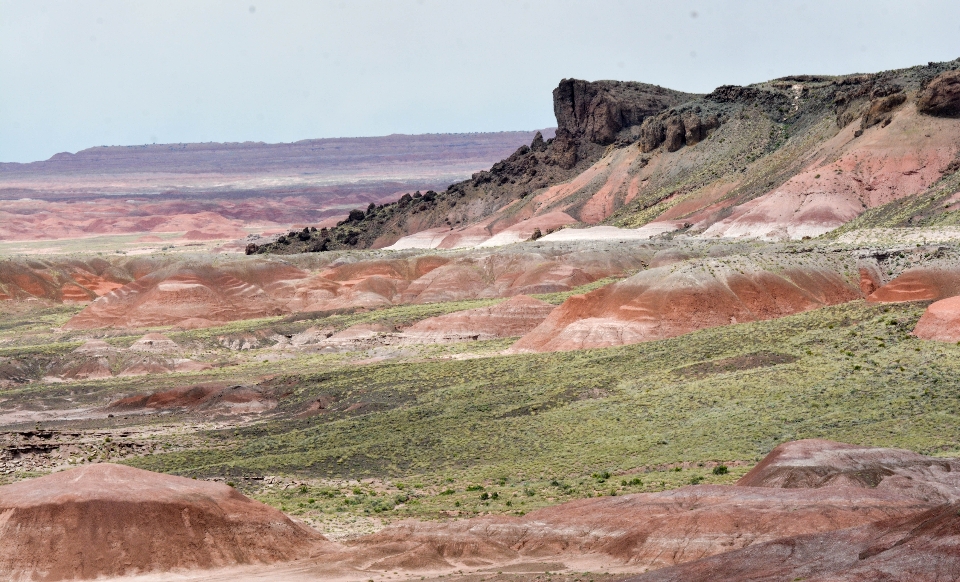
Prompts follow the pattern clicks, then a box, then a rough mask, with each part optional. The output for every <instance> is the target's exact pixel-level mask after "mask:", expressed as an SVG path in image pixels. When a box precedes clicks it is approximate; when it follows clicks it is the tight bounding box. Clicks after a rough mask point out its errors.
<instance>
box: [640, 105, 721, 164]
mask: <svg viewBox="0 0 960 582" xmlns="http://www.w3.org/2000/svg"><path fill="white" fill-rule="evenodd" d="M718 127H720V118H719V117H718V116H717V115H716V114H715V113H706V114H705V113H703V111H702V110H701V109H700V108H699V107H696V108H694V109H688V110H685V111H682V112H678V111H674V110H671V111H669V112H666V113H662V114H660V115H658V116H656V117H649V118H647V119H646V120H645V121H644V123H643V125H642V126H641V128H640V140H639V146H640V150H641V151H643V152H644V153H646V152H651V151H653V150H655V149H657V148H658V147H660V145H661V144H662V145H663V146H664V148H665V149H666V150H667V151H668V152H675V151H677V150H679V149H680V148H682V147H683V146H684V145H694V144H696V143H699V142H701V141H703V140H704V139H706V137H707V136H708V135H709V133H710V132H711V131H712V130H714V129H716V128H718Z"/></svg>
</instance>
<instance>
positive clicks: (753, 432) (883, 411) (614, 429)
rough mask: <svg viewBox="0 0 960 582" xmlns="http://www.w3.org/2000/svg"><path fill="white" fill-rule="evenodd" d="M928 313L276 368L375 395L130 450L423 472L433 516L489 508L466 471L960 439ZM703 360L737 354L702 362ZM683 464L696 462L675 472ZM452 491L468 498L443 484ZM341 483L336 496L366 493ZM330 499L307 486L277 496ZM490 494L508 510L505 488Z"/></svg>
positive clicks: (267, 468)
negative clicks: (444, 357) (795, 445)
mask: <svg viewBox="0 0 960 582" xmlns="http://www.w3.org/2000/svg"><path fill="white" fill-rule="evenodd" d="M922 310H923V306H922V305H919V304H903V305H894V306H872V305H866V304H863V303H861V302H855V303H851V304H847V305H842V306H836V307H830V308H825V309H821V310H817V311H813V312H809V313H805V314H800V315H796V316H792V317H787V318H784V319H780V320H775V321H767V322H758V323H750V324H742V325H735V326H729V327H723V328H716V329H709V330H704V331H700V332H697V333H693V334H689V335H686V336H682V337H678V338H673V339H669V340H665V341H659V342H651V343H646V344H640V345H634V346H626V347H621V348H610V349H601V350H590V351H583V352H569V353H558V354H535V355H518V356H498V357H491V358H482V359H471V360H462V361H456V360H455V361H425V362H420V363H405V364H384V365H372V366H364V367H359V368H358V367H341V368H332V369H327V370H324V371H323V372H322V373H316V374H310V373H303V372H300V373H294V374H291V375H289V376H287V377H285V378H279V379H277V382H283V383H285V384H286V385H288V386H291V387H293V389H294V391H295V396H293V397H291V399H289V400H287V401H285V402H284V403H282V404H281V407H282V408H284V409H286V410H288V411H289V412H291V413H293V412H295V411H297V410H301V409H302V406H303V403H305V402H307V401H309V400H312V399H315V398H317V397H319V396H321V395H326V396H330V397H332V398H333V399H334V400H335V401H336V402H338V403H340V404H342V406H340V405H339V404H338V407H337V408H339V409H341V410H342V409H344V408H346V406H345V405H347V404H351V403H366V404H365V406H364V408H361V409H360V410H358V411H353V412H330V413H328V414H325V415H320V416H313V417H309V418H286V419H283V420H272V421H268V422H265V423H262V424H259V425H254V426H249V427H246V428H240V429H238V430H236V431H230V432H228V433H227V432H223V433H211V434H209V435H208V440H206V442H207V443H208V446H207V447H205V448H202V449H197V450H188V451H180V452H176V453H170V454H161V455H154V456H150V457H143V458H139V459H135V460H133V461H132V462H134V463H135V464H136V465H138V466H142V467H145V468H148V469H153V470H159V471H167V472H177V473H183V474H194V475H224V474H226V475H235V476H236V478H239V477H242V476H243V475H257V474H277V473H279V474H287V475H300V476H302V477H303V478H314V479H320V480H321V481H322V480H323V479H327V480H330V482H331V483H332V482H334V481H336V480H338V479H350V478H361V477H376V478H380V479H384V480H386V481H388V482H390V483H394V484H395V483H397V482H407V483H417V484H418V485H419V489H418V490H417V492H416V495H417V496H419V497H418V499H417V503H416V504H414V505H411V504H409V503H408V504H404V505H403V506H401V510H393V511H407V512H411V511H412V512H414V514H417V512H418V511H421V510H424V509H426V508H429V509H430V511H433V510H434V509H437V508H447V509H453V508H454V507H458V506H456V505H455V503H457V502H460V503H461V505H460V506H459V507H467V506H468V504H467V502H468V501H469V502H470V503H473V504H479V503H483V502H482V501H480V500H479V498H478V497H477V495H478V494H477V492H476V490H474V491H467V486H468V484H483V485H484V486H485V487H487V489H488V490H494V489H496V488H498V487H499V488H500V489H502V490H503V498H505V499H508V500H509V499H517V503H518V504H519V503H520V502H521V501H526V500H527V492H528V490H529V491H532V492H533V495H530V496H529V498H530V500H531V501H530V503H533V502H534V501H535V500H541V502H543V503H546V500H545V499H546V496H548V495H550V496H552V497H551V498H552V499H562V498H563V496H564V495H566V496H572V497H576V496H585V495H595V494H599V493H601V492H607V486H608V483H607V482H606V481H604V482H602V483H601V481H600V480H599V479H597V478H591V475H594V474H602V473H603V472H605V471H608V472H610V473H612V474H613V477H612V478H611V482H612V483H614V484H616V486H615V487H614V490H615V491H618V490H620V491H630V490H650V489H651V488H653V489H658V488H662V487H668V486H671V485H674V486H675V485H679V484H682V483H684V482H687V481H688V480H689V479H691V478H706V479H707V481H708V482H709V481H711V480H715V481H716V480H721V481H722V480H723V479H729V478H731V476H729V475H728V476H722V477H715V476H713V475H712V473H711V472H710V471H709V470H708V468H709V467H710V466H711V462H716V461H719V462H724V463H727V464H728V465H729V464H731V462H732V461H746V462H747V463H745V464H749V462H753V461H756V460H757V459H759V458H760V457H761V456H762V455H763V454H765V453H766V452H768V451H769V450H770V449H771V448H772V447H773V446H775V445H776V444H778V443H780V442H783V441H786V440H792V439H798V438H808V437H822V438H830V439H837V440H842V441H847V442H855V443H863V444H871V445H884V446H898V447H906V448H910V449H913V450H917V451H921V452H925V453H940V452H955V451H957V450H958V448H960V433H958V431H957V429H956V427H957V426H958V414H960V382H958V381H957V379H956V378H957V377H958V375H957V372H958V370H957V368H958V367H960V364H958V363H957V362H958V361H960V360H958V358H957V356H958V355H960V348H958V347H957V346H953V345H948V344H941V343H934V342H923V341H920V340H916V339H913V338H911V337H910V336H909V335H907V334H908V332H909V330H910V329H912V327H913V325H914V324H915V322H916V320H917V319H918V318H919V316H920V314H921V313H922ZM769 352H775V353H778V354H784V355H787V356H794V357H796V358H797V359H796V360H795V361H793V362H791V363H781V364H775V365H770V364H771V363H773V362H775V361H776V360H777V358H769V357H767V356H763V357H754V356H751V355H752V354H767V353H769ZM743 356H747V357H746V358H744V357H743ZM737 357H739V358H740V359H739V360H736V362H737V363H738V364H737V365H736V366H733V367H740V368H743V367H745V366H744V362H746V363H749V362H751V361H753V360H755V359H756V360H758V361H759V363H761V364H765V365H763V366H761V367H754V368H750V369H738V370H736V371H727V370H728V369H729V368H730V367H731V366H729V365H724V362H722V360H728V359H730V358H737ZM781 359H782V358H781ZM704 361H721V362H720V365H717V366H709V367H707V368H706V369H707V372H704V369H705V368H704V367H702V366H701V367H695V368H690V366H691V365H694V364H697V363H700V362H704ZM746 367H749V366H746ZM691 370H693V371H691ZM710 370H715V373H711V372H710ZM681 463H686V465H685V466H686V467H687V469H684V471H683V472H681V473H673V472H671V471H667V472H664V470H665V469H667V468H669V467H672V466H676V465H677V464H681ZM699 464H703V465H704V467H705V468H698V465H699ZM646 471H656V472H655V473H653V474H651V475H647V474H641V475H640V477H642V481H643V485H636V486H630V485H627V486H626V487H625V488H624V487H623V486H622V485H620V484H619V483H620V481H621V480H627V479H626V478H625V477H624V478H623V479H621V476H620V475H627V474H633V473H638V474H639V473H644V472H646ZM734 473H735V474H739V473H740V471H734ZM554 479H556V480H557V481H558V483H560V484H561V485H560V486H551V485H550V482H551V481H553V480H554ZM316 482H320V481H316ZM446 483H450V484H451V485H450V486H449V487H448V486H447V485H445V484H446ZM391 487H394V488H395V486H391ZM444 487H448V488H450V489H453V493H449V494H447V495H441V492H443V491H444V490H445V489H444ZM551 488H552V489H551ZM387 489H389V490H392V489H390V487H388V488H387ZM396 491H397V495H399V498H393V500H392V501H390V502H388V501H385V500H384V498H383V497H382V496H381V497H376V496H372V495H370V496H366V495H367V494H368V493H369V492H361V493H360V496H361V497H362V499H361V501H356V504H361V502H362V503H365V505H362V507H363V509H364V510H365V511H371V510H372V511H378V510H384V509H388V510H389V509H390V508H392V507H393V506H394V504H395V503H396V502H397V501H398V500H402V499H403V496H404V495H407V494H409V487H408V489H407V493H402V494H401V493H399V489H398V488H396ZM551 492H552V493H551ZM327 494H328V499H330V500H331V501H330V503H332V504H334V505H335V506H336V507H337V508H343V507H350V505H349V504H348V503H347V502H348V501H349V500H353V499H354V498H355V497H357V495H356V494H353V493H350V491H349V490H340V489H336V488H334V489H329V490H327ZM284 495H286V496H287V497H284ZM298 495H300V497H302V499H301V498H299V497H297V496H298ZM316 495H317V490H315V489H312V488H310V487H304V490H303V492H302V493H301V492H299V490H298V491H297V492H293V493H291V492H286V493H284V494H282V495H281V494H277V495H275V496H273V497H270V496H268V498H269V499H272V500H274V501H277V503H294V502H296V503H304V502H305V501H307V499H306V498H307V496H313V497H311V498H315V499H316ZM338 495H342V496H343V497H342V498H341V497H338ZM514 495H517V496H518V497H517V498H514V497H513V496H514ZM364 496H366V497H364ZM298 499H299V501H297V500H298ZM358 499H359V498H358ZM350 503H353V501H350ZM486 503H494V504H496V503H503V504H504V505H503V506H502V507H500V509H502V510H507V509H506V505H505V501H503V499H501V500H500V501H497V502H494V501H492V500H489V501H486ZM340 504H345V505H340ZM331 507H333V506H331ZM470 507H471V508H472V510H473V511H478V510H480V508H479V507H477V506H472V505H471V506H470ZM513 507H514V509H513V510H516V509H515V508H516V507H517V505H514V506H513ZM523 507H524V508H529V506H528V505H525V506H523ZM414 508H417V509H414ZM331 510H332V509H331ZM487 510H490V509H487Z"/></svg>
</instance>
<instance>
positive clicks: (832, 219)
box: [251, 59, 960, 253]
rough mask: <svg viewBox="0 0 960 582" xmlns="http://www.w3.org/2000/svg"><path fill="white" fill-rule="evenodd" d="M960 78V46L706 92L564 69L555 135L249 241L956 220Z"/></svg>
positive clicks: (747, 229) (800, 232)
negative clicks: (567, 74)
mask: <svg viewBox="0 0 960 582" xmlns="http://www.w3.org/2000/svg"><path fill="white" fill-rule="evenodd" d="M958 86H960V59H958V60H955V61H950V62H946V63H930V64H928V65H926V66H917V67H912V68H909V69H902V70H896V71H886V72H881V73H876V74H856V75H846V76H838V77H832V76H814V75H801V76H794V77H784V78H781V79H775V80H773V81H768V82H765V83H758V84H756V85H751V86H749V87H737V86H724V87H720V88H718V89H716V90H715V91H713V92H712V93H710V94H708V95H705V96H694V95H687V94H682V93H677V92H672V91H668V90H665V89H662V88H659V87H651V86H648V85H640V84H628V83H614V82H607V81H602V82H596V83H587V82H584V81H571V80H565V81H563V82H562V83H561V84H560V86H559V87H558V88H557V89H556V90H555V91H554V108H555V111H556V114H557V123H558V128H559V129H558V130H557V137H556V138H555V139H553V140H550V141H546V142H544V141H543V140H541V139H539V138H537V139H534V142H533V143H532V144H531V146H530V147H523V148H521V149H519V150H518V151H517V152H515V153H514V154H513V155H512V156H510V157H509V158H507V159H506V160H503V161H502V162H499V163H497V164H495V165H494V166H493V168H491V170H490V171H488V172H479V173H477V174H475V175H474V176H473V179H472V180H469V181H467V182H461V183H459V184H454V185H453V186H451V187H450V188H449V189H448V190H447V191H445V192H442V193H436V192H427V193H426V194H420V195H418V194H415V195H413V196H404V197H403V198H401V199H400V201H399V202H397V203H396V204H390V205H384V206H382V207H378V206H371V207H369V208H368V209H367V210H366V211H365V212H364V211H360V210H357V211H354V212H353V213H351V216H350V218H349V219H348V220H346V221H344V222H343V223H341V224H340V225H339V226H337V227H336V228H332V229H329V230H324V231H319V232H316V233H311V232H309V231H308V232H305V233H302V234H301V235H299V236H297V233H293V234H294V236H292V237H284V239H283V240H281V241H279V243H277V244H272V245H266V246H264V247H261V248H259V249H251V252H279V253H290V252H304V251H320V250H326V249H336V248H345V247H370V246H372V247H384V246H389V245H393V246H392V248H457V247H465V246H477V245H482V246H495V245H499V244H507V243H511V242H516V241H519V240H525V239H528V238H530V237H531V236H538V235H537V234H536V233H537V232H539V233H540V234H545V233H547V232H549V231H552V230H556V229H559V228H564V227H571V226H572V227H577V226H587V225H597V224H608V225H614V226H617V227H621V228H632V229H636V228H639V227H644V230H643V231H642V232H644V233H648V234H649V235H650V236H654V235H657V234H661V233H664V232H670V231H682V232H685V233H687V234H691V235H698V236H703V237H756V238H763V239H768V240H783V239H799V238H803V237H816V236H820V235H822V234H824V233H827V232H830V231H832V230H834V229H837V228H838V227H842V226H843V225H845V224H847V223H850V222H851V221H855V220H856V219H858V217H860V216H861V215H863V218H862V219H860V220H857V221H856V222H853V223H852V224H851V226H850V227H847V229H850V228H859V227H862V226H916V225H942V224H948V225H952V224H954V223H955V222H956V218H955V212H954V211H955V210H956V209H957V208H960V194H958V192H957V190H958V187H960V177H958V174H957V170H958V169H960V118H958V113H957V111H960V90H958V89H957V87H958ZM291 239H293V240H291Z"/></svg>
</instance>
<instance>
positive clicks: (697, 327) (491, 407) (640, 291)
mask: <svg viewBox="0 0 960 582" xmlns="http://www.w3.org/2000/svg"><path fill="white" fill-rule="evenodd" d="M553 97H554V109H555V113H556V119H557V130H556V134H555V135H551V134H549V133H548V135H544V132H529V133H526V132H512V133H502V134H469V135H453V136H444V135H431V136H390V137H386V138H363V139H357V140H316V141H308V142H298V143H296V144H281V145H277V146H267V145H263V144H214V145H205V144H189V145H184V146H176V147H174V146H144V147H143V148H93V149H90V150H85V151H83V152H80V153H78V154H73V155H70V154H61V155H58V156H55V157H54V158H53V159H51V160H48V161H45V162H37V163H34V164H22V165H8V164H4V165H2V166H0V193H2V195H3V196H4V197H7V198H8V200H5V201H4V202H3V205H2V207H0V239H2V241H3V245H2V246H0V252H2V255H0V577H4V578H5V579H11V580H75V579H111V580H112V579H120V580H143V581H147V580H184V581H186V580H191V581H214V580H250V581H253V580H275V579H282V580H293V581H316V580H343V581H358V582H359V581H365V580H377V581H380V580H440V579H441V578H442V579H444V580H447V579H451V578H453V579H457V580H465V581H467V580H468V581H475V582H479V581H481V580H483V581H494V580H496V581H502V582H507V581H516V582H532V581H534V580H537V581H547V580H551V581H564V582H587V581H596V582H600V581H610V582H612V581H623V580H631V581H636V582H641V581H648V580H649V581H654V580H657V581H659V580H663V581H667V580H670V581H673V580H676V581H680V580H683V581H689V580H718V579H721V580H736V581H754V580H757V581H759V580H810V581H812V580H822V581H826V580H848V581H867V580H919V581H942V580H955V579H958V578H960V517H958V504H960V432H958V428H957V427H958V426H960V380H958V378H960V222H958V220H960V219H958V217H960V60H956V61H950V62H943V63H929V64H927V65H922V66H917V67H912V68H909V69H903V70H896V71H886V72H881V73H875V74H857V75H847V76H816V75H804V76H795V77H788V78H782V79H774V80H771V81H768V82H764V83H758V84H756V85H752V86H749V87H736V86H724V87H720V88H718V89H716V90H715V91H713V92H711V93H709V94H706V95H695V94H689V93H683V92H679V91H673V90H670V89H665V88H662V87H656V86H653V85H646V84H642V83H628V82H619V81H597V82H587V81H580V80H574V79H564V80H563V81H561V82H560V83H559V85H558V87H557V89H556V90H555V91H554V95H553ZM398 143H400V145H399V146H398V145H397V144H398ZM523 144H526V145H523ZM398 148H399V150H401V151H402V153H403V155H400V154H398V153H397V151H398ZM518 148H519V149H518ZM391 152H392V153H391ZM468 176H469V178H467V177H468ZM465 178H467V179H465ZM448 184H449V186H448ZM96 237H108V238H107V239H97V238H96ZM109 237H114V238H109ZM154 239H159V240H154ZM190 241H194V242H190ZM200 243H202V244H200ZM18 245H19V246H18ZM118 245H119V246H118ZM123 245H126V246H123ZM188 245H192V246H188Z"/></svg>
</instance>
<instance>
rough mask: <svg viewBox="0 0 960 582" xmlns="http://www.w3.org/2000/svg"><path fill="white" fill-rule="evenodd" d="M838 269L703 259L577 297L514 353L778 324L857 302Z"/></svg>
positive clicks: (786, 260)
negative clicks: (769, 322) (768, 321)
mask: <svg viewBox="0 0 960 582" xmlns="http://www.w3.org/2000/svg"><path fill="white" fill-rule="evenodd" d="M842 273H843V270H842V267H841V266H840V265H836V266H834V268H832V269H830V268H827V266H826V264H824V265H821V264H817V263H813V262H811V263H804V262H803V261H798V260H796V259H794V258H792V257H784V256H781V257H776V256H773V257H767V258H766V264H765V260H764V259H755V258H749V257H737V258H731V259H722V260H720V259H700V260H691V261H686V262H682V263H677V264H675V265H670V266H665V267H658V268H655V269H649V270H646V271H641V272H640V273H638V274H636V275H634V276H633V277H630V278H628V279H625V280H623V281H621V282H619V283H614V284H612V285H608V286H606V287H602V288H600V289H598V290H596V291H592V292H590V293H588V294H586V295H575V296H573V297H571V298H569V299H567V301H565V302H564V303H563V304H562V305H561V306H560V307H558V308H557V309H556V310H555V311H553V312H552V313H551V314H550V316H549V317H547V319H546V320H545V321H544V322H543V323H542V324H540V325H539V326H538V327H537V328H535V329H534V330H533V331H531V332H530V333H528V334H527V335H525V336H524V337H523V338H521V339H520V340H519V341H518V342H517V343H516V344H514V345H513V346H512V347H511V348H510V350H511V351H512V352H531V351H538V352H546V351H564V350H578V349H585V348H596V347H605V346H617V345H624V344H631V343H638V342H643V341H651V340H657V339H663V338H668V337H674V336H677V335H681V334H684V333H688V332H691V331H694V330H697V329H703V328H707V327H716V326H721V325H728V324H731V323H743V322H748V321H758V320H764V319H773V318H776V317H782V316H784V315H789V314H792V313H799V312H802V311H808V310H811V309H816V308H818V307H822V306H825V305H833V304H837V303H843V302H847V301H851V300H853V299H857V298H859V297H860V290H859V289H858V287H856V286H854V283H853V282H852V281H849V280H847V279H846V278H845V277H844V275H843V274H842Z"/></svg>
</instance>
